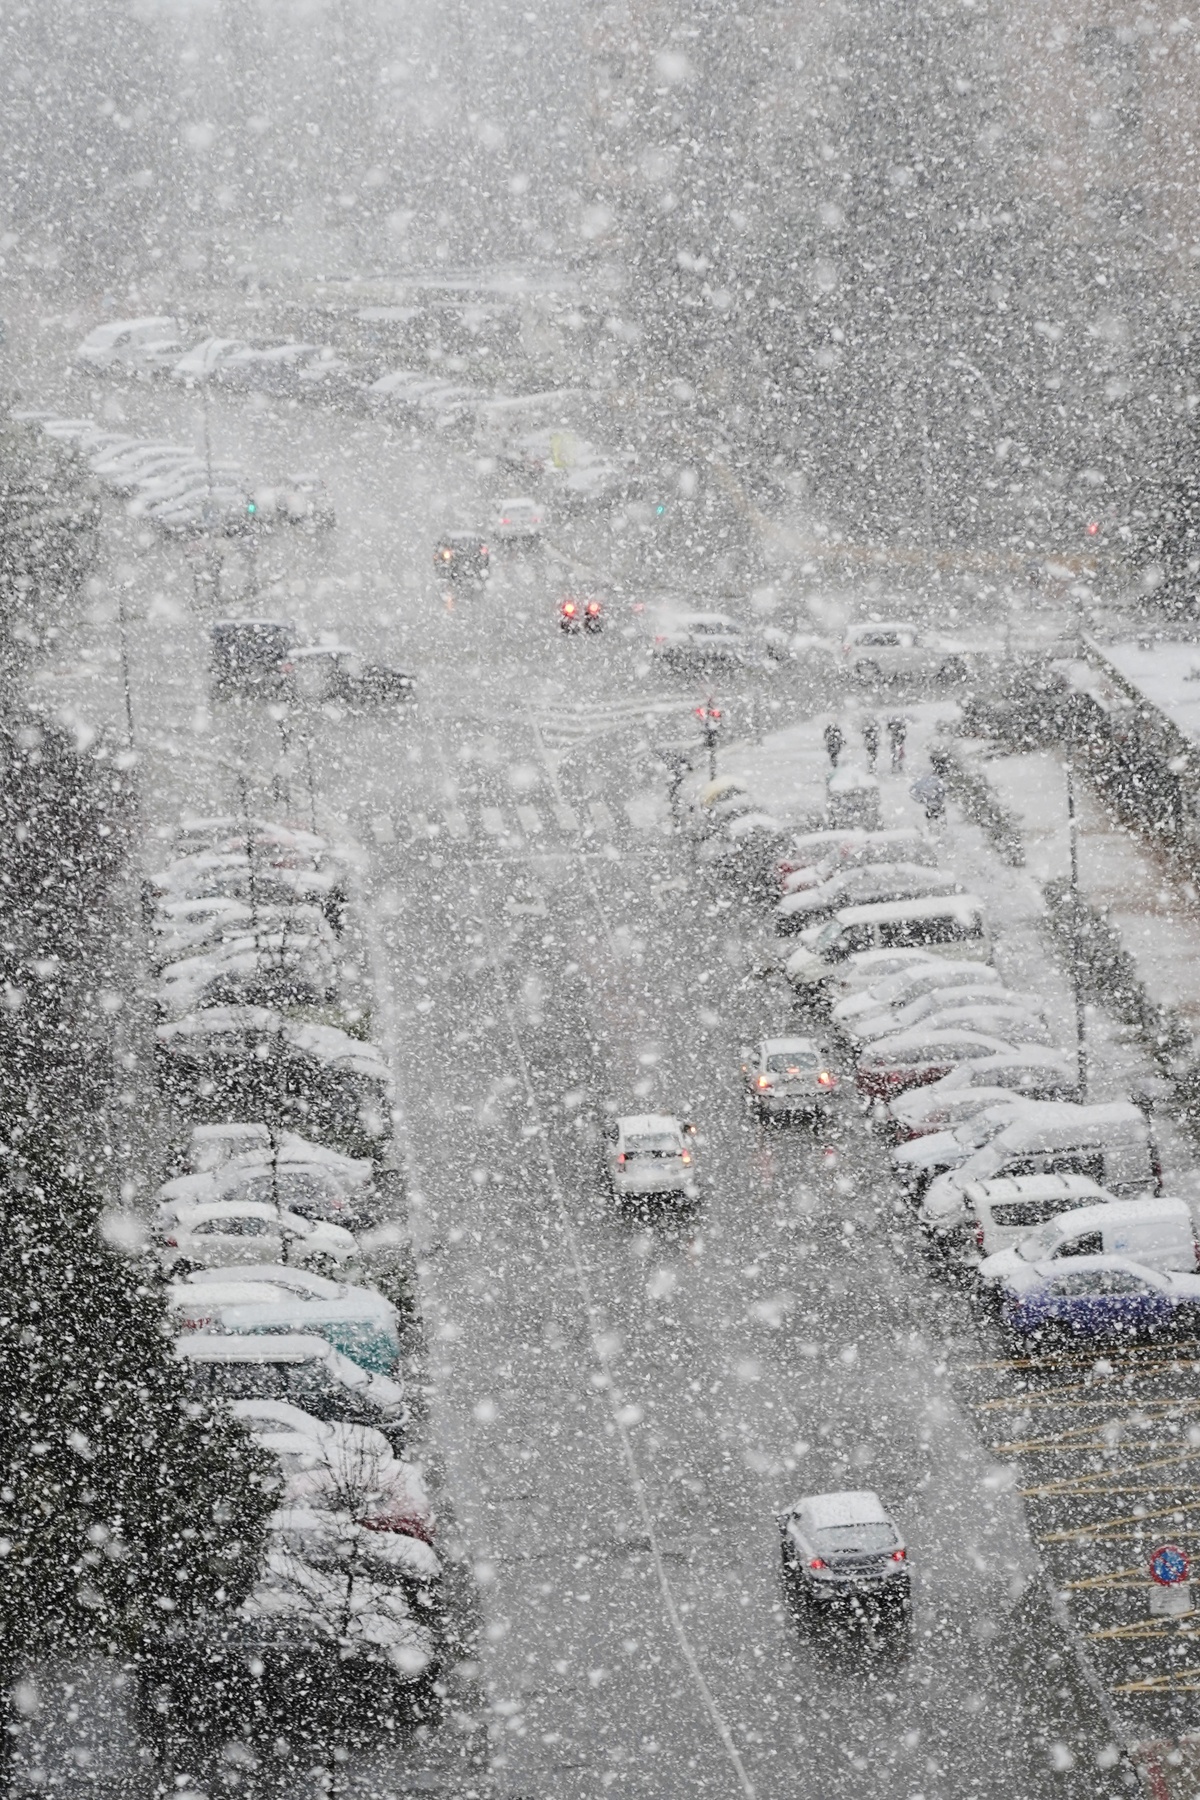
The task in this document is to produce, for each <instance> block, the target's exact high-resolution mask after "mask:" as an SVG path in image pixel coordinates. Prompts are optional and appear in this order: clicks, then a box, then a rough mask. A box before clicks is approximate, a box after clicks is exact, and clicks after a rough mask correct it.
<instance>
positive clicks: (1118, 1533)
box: [1034, 1488, 1200, 1544]
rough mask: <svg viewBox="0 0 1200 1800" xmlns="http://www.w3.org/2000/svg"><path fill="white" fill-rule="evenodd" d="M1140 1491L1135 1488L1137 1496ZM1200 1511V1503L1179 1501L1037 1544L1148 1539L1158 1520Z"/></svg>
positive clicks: (1074, 1528)
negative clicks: (1100, 1534) (1147, 1536)
mask: <svg viewBox="0 0 1200 1800" xmlns="http://www.w3.org/2000/svg"><path fill="white" fill-rule="evenodd" d="M1137 1491H1138V1490H1137V1489H1136V1488H1135V1489H1134V1492H1135V1493H1136V1492H1137ZM1196 1511H1200V1500H1196V1501H1192V1502H1191V1503H1190V1504H1189V1503H1188V1502H1186V1501H1185V1502H1184V1503H1183V1505H1182V1506H1181V1505H1180V1503H1179V1501H1178V1500H1175V1501H1173V1502H1172V1503H1171V1505H1170V1506H1161V1507H1158V1508H1156V1509H1155V1511H1153V1512H1139V1513H1118V1514H1117V1516H1116V1517H1115V1518H1112V1519H1093V1520H1091V1521H1089V1522H1087V1523H1085V1524H1082V1525H1071V1526H1064V1527H1063V1528H1062V1529H1061V1530H1059V1531H1048V1532H1045V1533H1044V1534H1043V1535H1042V1536H1040V1537H1036V1538H1035V1539H1034V1542H1035V1543H1037V1544H1069V1543H1070V1542H1071V1541H1072V1540H1073V1539H1075V1538H1090V1539H1091V1540H1092V1542H1093V1543H1106V1544H1113V1543H1117V1542H1119V1541H1120V1539H1121V1538H1125V1537H1131V1538H1133V1537H1136V1538H1144V1537H1145V1536H1146V1535H1147V1532H1146V1526H1147V1525H1151V1524H1153V1523H1154V1521H1155V1520H1156V1519H1171V1520H1172V1521H1174V1520H1175V1519H1176V1518H1177V1517H1178V1516H1179V1514H1180V1513H1181V1512H1184V1513H1186V1512H1196ZM1101 1532H1105V1533H1109V1532H1111V1533H1113V1534H1114V1535H1112V1536H1105V1537H1101V1536H1099V1535H1098V1534H1099V1533H1101ZM1179 1535H1180V1532H1179V1531H1178V1529H1176V1530H1175V1531H1174V1532H1173V1536H1175V1537H1178V1536H1179ZM1186 1535H1187V1536H1196V1535H1200V1533H1193V1532H1189V1533H1186Z"/></svg>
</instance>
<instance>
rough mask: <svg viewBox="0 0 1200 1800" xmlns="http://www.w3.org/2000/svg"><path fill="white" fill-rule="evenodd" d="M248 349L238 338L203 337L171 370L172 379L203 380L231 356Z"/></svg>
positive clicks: (185, 380) (184, 380) (182, 380)
mask: <svg viewBox="0 0 1200 1800" xmlns="http://www.w3.org/2000/svg"><path fill="white" fill-rule="evenodd" d="M245 349H246V345H245V344H243V343H242V342H240V340H239V339H237V338H221V337H208V338H204V339H202V341H201V342H200V343H198V344H197V345H196V346H195V347H194V348H193V349H191V350H189V351H188V352H187V353H186V355H184V356H181V357H180V358H179V361H178V362H177V363H176V364H175V366H174V367H173V368H172V369H171V370H170V371H169V373H170V377H171V380H172V381H181V382H195V381H203V380H205V378H206V377H208V376H210V375H212V374H213V373H214V371H215V370H216V369H217V368H218V367H219V366H220V364H221V363H223V362H227V361H228V360H229V358H230V357H231V356H238V355H240V353H241V352H242V351H244V350H245Z"/></svg>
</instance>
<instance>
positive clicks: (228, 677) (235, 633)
mask: <svg viewBox="0 0 1200 1800" xmlns="http://www.w3.org/2000/svg"><path fill="white" fill-rule="evenodd" d="M209 642H210V644H211V646H212V685H213V694H214V696H215V697H216V698H217V699H219V700H221V699H229V698H231V697H232V696H233V695H235V694H265V695H270V694H274V693H277V692H278V691H279V690H280V689H282V688H284V687H286V685H287V683H288V681H289V679H290V677H291V658H292V653H293V651H294V650H295V648H296V627H295V625H294V624H293V623H292V622H291V620H290V619H218V620H217V621H216V623H215V624H214V625H213V626H212V627H211V628H210V630H209Z"/></svg>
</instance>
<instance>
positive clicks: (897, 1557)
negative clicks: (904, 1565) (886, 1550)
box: [892, 1550, 908, 1562]
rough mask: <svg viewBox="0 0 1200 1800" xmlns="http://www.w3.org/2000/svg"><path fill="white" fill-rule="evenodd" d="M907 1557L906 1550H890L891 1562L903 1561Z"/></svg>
mask: <svg viewBox="0 0 1200 1800" xmlns="http://www.w3.org/2000/svg"><path fill="white" fill-rule="evenodd" d="M907 1557H908V1551H907V1550H893V1551H892V1561H893V1562H904V1561H905V1560H906V1559H907Z"/></svg>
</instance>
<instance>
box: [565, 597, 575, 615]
mask: <svg viewBox="0 0 1200 1800" xmlns="http://www.w3.org/2000/svg"><path fill="white" fill-rule="evenodd" d="M563 613H564V616H565V617H566V618H568V619H573V618H574V617H575V602H574V601H573V600H566V601H564V602H563Z"/></svg>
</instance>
